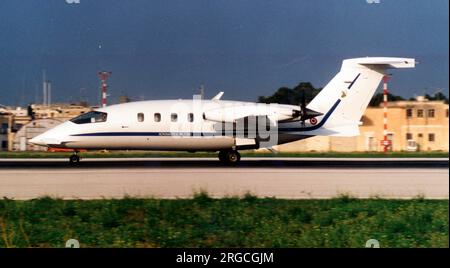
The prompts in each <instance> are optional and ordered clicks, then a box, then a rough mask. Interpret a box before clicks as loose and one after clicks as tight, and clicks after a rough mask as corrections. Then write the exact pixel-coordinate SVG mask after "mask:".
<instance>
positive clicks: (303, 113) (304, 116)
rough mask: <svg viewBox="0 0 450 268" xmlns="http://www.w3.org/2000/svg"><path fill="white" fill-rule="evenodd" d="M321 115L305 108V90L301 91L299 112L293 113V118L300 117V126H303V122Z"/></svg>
mask: <svg viewBox="0 0 450 268" xmlns="http://www.w3.org/2000/svg"><path fill="white" fill-rule="evenodd" d="M321 115H323V113H320V112H316V111H314V110H311V109H308V108H306V96H305V90H302V95H301V100H300V110H295V111H294V112H293V116H294V117H300V121H302V125H304V124H305V121H306V120H308V119H311V118H314V117H317V116H321Z"/></svg>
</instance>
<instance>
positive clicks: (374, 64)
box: [307, 57, 415, 137]
mask: <svg viewBox="0 0 450 268" xmlns="http://www.w3.org/2000/svg"><path fill="white" fill-rule="evenodd" d="M414 66H415V60H414V59H412V58H387V57H367V58H356V59H347V60H344V61H343V63H342V67H341V70H340V71H339V73H338V74H336V76H335V77H334V78H333V79H332V80H331V81H330V82H329V83H328V84H327V85H326V86H325V88H323V89H322V90H321V91H320V93H319V94H318V95H317V96H316V97H315V98H314V99H313V100H312V101H311V102H310V103H309V104H308V106H307V108H308V109H311V110H313V111H316V112H320V113H322V114H323V115H322V116H321V118H318V119H319V125H320V126H321V127H320V128H315V129H314V130H312V131H311V132H312V133H311V134H313V135H319V136H341V137H351V136H357V135H359V129H358V125H359V122H360V120H361V117H362V115H363V113H364V111H365V110H366V108H367V106H368V104H369V102H370V100H371V98H372V96H373V95H374V93H375V91H376V89H377V87H378V85H379V84H380V82H381V80H382V79H383V76H385V75H386V70H387V69H398V68H414Z"/></svg>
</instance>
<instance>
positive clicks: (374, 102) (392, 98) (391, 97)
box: [369, 92, 405, 107]
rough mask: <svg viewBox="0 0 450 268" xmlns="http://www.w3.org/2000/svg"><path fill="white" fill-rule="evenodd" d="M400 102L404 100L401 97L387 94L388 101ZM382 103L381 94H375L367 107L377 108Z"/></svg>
mask: <svg viewBox="0 0 450 268" xmlns="http://www.w3.org/2000/svg"><path fill="white" fill-rule="evenodd" d="M401 100H405V99H404V98H403V97H401V96H397V95H394V94H391V93H388V101H401ZM382 102H383V93H382V92H380V93H377V94H375V95H374V96H373V97H372V99H371V100H370V102H369V106H371V107H377V106H380V104H381V103H382Z"/></svg>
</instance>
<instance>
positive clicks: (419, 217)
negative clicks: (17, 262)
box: [0, 193, 449, 248]
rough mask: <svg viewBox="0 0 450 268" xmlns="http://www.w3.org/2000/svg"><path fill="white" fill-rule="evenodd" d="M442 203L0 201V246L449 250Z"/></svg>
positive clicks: (204, 196)
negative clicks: (370, 244) (372, 244)
mask: <svg viewBox="0 0 450 268" xmlns="http://www.w3.org/2000/svg"><path fill="white" fill-rule="evenodd" d="M448 213H449V203H448V200H423V199H413V200H383V199H365V200H364V199H353V198H351V197H346V196H343V197H339V198H335V199H329V200H279V199H272V198H256V197H254V196H251V195H246V196H245V197H242V198H237V197H235V198H224V199H213V198H210V197H209V196H208V195H207V194H205V193H200V194H196V195H195V197H194V198H193V199H177V200H160V199H133V198H125V199H120V200H119V199H118V200H89V201H82V200H71V201H68V200H58V199H51V198H40V199H35V200H30V201H13V200H7V199H3V200H1V201H0V247H64V245H65V241H67V240H68V239H70V238H74V239H77V240H79V241H80V244H81V246H82V247H356V248H360V247H364V245H365V242H366V241H367V240H368V239H377V240H379V241H380V244H381V247H406V248H413V247H449V240H448V239H449V236H448V235H449V234H448V232H449V228H448V222H449V218H448V216H449V214H448Z"/></svg>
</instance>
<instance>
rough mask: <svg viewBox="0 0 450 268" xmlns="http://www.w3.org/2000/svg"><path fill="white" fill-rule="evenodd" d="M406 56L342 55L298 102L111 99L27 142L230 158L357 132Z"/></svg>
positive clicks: (406, 64)
mask: <svg viewBox="0 0 450 268" xmlns="http://www.w3.org/2000/svg"><path fill="white" fill-rule="evenodd" d="M414 66H415V60H414V59H412V58H387V57H366V58H356V59H347V60H344V61H343V63H342V67H341V70H340V72H339V73H338V74H337V75H336V76H335V77H334V78H333V79H332V80H331V81H330V82H329V83H328V84H327V85H326V86H325V88H323V89H322V90H321V91H320V93H319V94H318V95H317V96H316V97H315V98H314V99H313V100H312V101H311V102H310V103H309V104H308V105H307V106H306V105H305V103H304V101H303V102H302V103H301V104H299V106H295V105H282V104H262V103H251V102H239V101H223V100H220V98H221V97H222V95H223V92H220V93H219V94H218V95H217V96H215V97H214V98H213V99H211V100H201V99H198V98H193V99H192V100H155V101H139V102H131V103H125V104H117V105H111V106H108V107H104V108H100V109H97V110H95V111H92V112H88V113H85V114H82V115H80V116H78V117H76V118H74V119H72V120H70V121H67V122H65V123H62V124H60V125H58V126H56V127H55V128H53V129H51V130H49V131H47V132H45V133H43V134H41V135H39V136H37V137H35V138H33V139H31V140H30V142H31V143H33V144H37V145H41V146H48V147H53V148H71V149H74V154H73V155H72V156H71V157H70V162H71V163H77V162H79V161H80V157H79V155H78V150H80V149H108V150H124V149H126V150H172V151H190V152H195V151H218V152H219V159H220V160H221V161H223V162H225V163H229V164H235V163H237V162H239V161H240V154H239V152H238V150H245V149H257V148H264V147H265V148H270V147H271V146H274V145H278V144H283V143H288V142H292V141H296V140H301V139H305V138H309V137H313V136H340V137H350V136H357V135H359V129H358V125H359V122H360V119H361V116H362V115H363V113H364V111H365V109H366V108H367V105H368V104H369V101H370V99H371V98H372V96H373V94H374V93H375V91H376V89H377V87H378V85H379V83H380V81H381V80H382V78H383V76H384V75H385V71H386V70H387V69H396V68H413V67H414Z"/></svg>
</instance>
